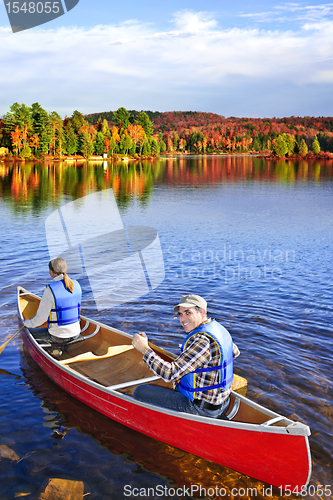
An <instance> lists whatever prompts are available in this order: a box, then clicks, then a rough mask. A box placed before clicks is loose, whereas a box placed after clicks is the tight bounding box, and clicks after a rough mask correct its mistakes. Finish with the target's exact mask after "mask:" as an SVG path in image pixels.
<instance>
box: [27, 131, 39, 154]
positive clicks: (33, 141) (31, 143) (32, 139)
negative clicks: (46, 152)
mask: <svg viewBox="0 0 333 500" xmlns="http://www.w3.org/2000/svg"><path fill="white" fill-rule="evenodd" d="M39 142H40V140H39V137H38V135H37V134H34V135H33V136H32V137H30V141H29V146H30V147H31V148H34V149H35V154H36V151H37V148H38V146H39Z"/></svg>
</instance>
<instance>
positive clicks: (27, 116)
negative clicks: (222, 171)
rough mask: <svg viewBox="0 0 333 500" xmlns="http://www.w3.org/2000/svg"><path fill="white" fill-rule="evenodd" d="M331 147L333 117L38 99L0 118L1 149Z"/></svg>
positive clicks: (135, 151) (281, 152) (112, 151)
mask: <svg viewBox="0 0 333 500" xmlns="http://www.w3.org/2000/svg"><path fill="white" fill-rule="evenodd" d="M320 151H323V152H333V118H332V117H328V118H324V117H320V118H313V117H303V118H301V117H294V116H292V117H289V118H236V117H229V118H225V117H224V116H220V115H217V114H214V113H200V112H192V111H186V112H181V111H173V112H168V113H160V112H152V111H140V112H139V111H128V110H127V109H125V108H124V107H121V108H119V109H118V110H117V111H108V112H103V113H96V114H91V115H86V116H85V115H83V114H82V113H81V112H80V111H77V110H76V111H74V113H73V114H72V116H71V117H66V118H65V119H62V118H61V117H60V115H59V114H58V113H57V112H56V111H53V112H51V113H49V112H47V111H46V110H45V109H44V108H42V106H41V105H40V104H39V103H34V104H32V105H31V106H30V107H29V106H27V105H25V104H18V103H14V104H13V105H12V106H11V107H10V110H9V111H8V112H7V113H6V114H5V115H4V116H3V118H2V119H1V120H0V155H2V156H6V157H7V158H11V157H13V156H15V157H20V158H45V157H46V156H52V157H58V158H62V157H63V156H66V155H77V154H79V155H82V156H83V157H84V158H90V157H91V156H92V155H98V156H101V155H106V156H107V157H112V156H114V155H116V154H120V155H131V156H140V157H147V156H158V155H159V154H165V153H192V154H203V153H208V154H210V153H262V154H269V155H272V154H273V155H276V156H291V155H295V154H296V155H300V156H305V155H307V154H312V153H313V154H319V153H320Z"/></svg>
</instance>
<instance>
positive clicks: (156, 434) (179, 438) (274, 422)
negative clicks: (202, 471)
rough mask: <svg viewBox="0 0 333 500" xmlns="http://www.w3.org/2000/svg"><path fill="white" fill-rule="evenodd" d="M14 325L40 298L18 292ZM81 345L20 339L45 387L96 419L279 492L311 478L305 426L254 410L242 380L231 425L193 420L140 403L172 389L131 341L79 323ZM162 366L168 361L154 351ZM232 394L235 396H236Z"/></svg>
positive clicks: (24, 334) (164, 354)
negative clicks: (145, 394)
mask: <svg viewBox="0 0 333 500" xmlns="http://www.w3.org/2000/svg"><path fill="white" fill-rule="evenodd" d="M17 293H18V297H17V301H18V313H19V317H20V320H21V321H23V320H24V319H26V318H31V317H32V316H34V314H35V312H36V310H37V308H38V304H39V301H40V298H39V297H37V296H36V295H34V294H32V293H30V292H27V291H26V290H25V289H24V288H21V287H18V291H17ZM81 328H82V335H83V336H84V337H85V338H84V340H83V341H81V342H77V343H73V344H72V345H70V346H69V347H68V348H67V350H66V351H64V352H61V351H59V349H58V348H57V349H55V348H52V346H50V345H47V344H45V343H44V344H42V343H40V342H39V343H38V342H37V341H36V340H35V339H34V337H33V336H32V335H31V334H30V332H29V331H28V330H27V329H26V328H25V329H23V330H22V333H21V335H22V338H23V341H24V344H25V346H26V347H27V349H28V351H29V353H30V355H31V356H32V358H33V359H34V361H35V362H36V363H37V364H38V366H39V367H40V368H41V369H42V370H43V371H44V373H45V374H46V375H48V377H50V379H52V380H53V381H54V382H55V383H56V384H58V385H59V386H60V387H61V388H62V389H64V390H65V391H67V392H68V393H69V394H71V395H72V396H73V397H75V398H77V399H79V400H80V401H82V402H83V403H85V404H87V405H88V406H90V407H92V408H94V409H95V410H97V411H99V412H100V413H102V414H104V415H106V416H107V417H110V418H112V419H113V420H116V421H118V422H120V423H122V424H124V425H127V426H128V427H131V428H132V429H135V430H137V431H139V432H142V433H143V434H146V435H148V436H151V437H153V438H155V439H158V440H160V441H163V442H165V443H167V444H170V445H172V446H175V447H177V448H180V449H182V450H185V451H187V452H190V453H192V454H194V455H198V456H200V457H202V458H205V459H208V460H211V461H213V462H216V463H218V464H221V465H223V466H225V467H229V468H231V469H234V470H236V471H238V472H241V473H244V474H247V475H249V476H252V477H254V478H256V479H259V480H261V481H264V482H266V483H269V484H272V485H274V486H276V487H278V488H280V489H281V490H280V491H282V489H288V490H291V491H293V490H294V491H297V489H298V491H300V490H301V488H302V487H303V486H304V485H307V484H308V481H309V479H310V475H311V455H310V448H309V442H308V436H309V435H310V429H309V427H308V426H307V425H305V424H302V423H299V422H294V421H292V420H290V419H288V418H286V417H283V416H281V415H279V414H278V413H275V412H272V411H270V410H268V409H266V408H264V407H263V406H260V405H258V404H256V403H254V402H253V401H251V400H249V399H248V398H246V397H245V396H243V395H241V394H240V393H239V392H236V390H239V389H240V392H242V390H241V389H242V387H243V386H244V382H245V383H246V381H245V379H242V378H241V377H237V376H235V379H234V384H233V387H234V388H235V390H234V391H233V392H232V398H231V400H232V401H231V406H230V409H229V410H228V413H229V417H230V420H220V419H211V418H207V417H199V416H196V415H190V414H188V413H181V412H176V411H172V410H168V409H165V408H161V407H157V406H153V405H149V404H145V403H141V402H139V401H136V400H135V399H134V398H133V392H134V389H135V387H136V386H137V385H139V384H142V383H151V384H153V385H158V386H163V387H168V388H172V386H171V384H167V383H166V382H164V381H163V380H161V379H160V378H159V377H155V376H152V375H153V374H152V373H151V372H150V370H149V369H148V368H147V366H146V364H145V363H144V362H143V361H142V355H141V354H140V353H138V352H137V351H136V350H135V349H133V348H132V346H131V339H132V337H131V335H129V334H126V333H124V332H122V331H120V330H117V329H116V328H112V327H109V326H106V325H103V324H102V323H98V322H96V321H93V320H90V319H88V318H85V317H84V316H81ZM153 348H154V349H155V350H156V352H158V353H159V355H160V356H162V357H163V358H164V359H166V360H172V359H173V358H174V355H172V354H171V353H168V352H166V351H164V350H163V349H160V348H158V347H156V346H153ZM237 386H238V389H237Z"/></svg>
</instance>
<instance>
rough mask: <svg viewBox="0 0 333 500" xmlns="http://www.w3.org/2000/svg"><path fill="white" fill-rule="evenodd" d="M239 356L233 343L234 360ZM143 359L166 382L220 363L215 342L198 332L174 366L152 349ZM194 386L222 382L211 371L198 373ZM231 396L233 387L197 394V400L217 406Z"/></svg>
mask: <svg viewBox="0 0 333 500" xmlns="http://www.w3.org/2000/svg"><path fill="white" fill-rule="evenodd" d="M238 355H239V350H238V348H237V346H236V345H235V344H234V357H237V356H238ZM143 360H144V361H145V362H146V364H147V366H148V367H149V368H150V369H151V371H152V372H154V373H155V374H156V375H159V376H160V377H161V378H162V379H163V380H165V381H166V382H174V381H178V380H179V379H180V378H182V377H183V376H184V375H186V374H187V373H190V372H193V371H194V370H196V369H198V368H208V367H211V366H218V365H219V364H220V355H219V349H218V345H217V343H216V342H215V340H213V339H211V338H209V337H208V336H207V335H205V334H204V333H201V332H200V333H197V334H196V335H195V336H194V337H193V339H191V340H190V342H189V343H188V344H187V347H186V348H185V350H184V351H183V352H182V353H181V354H180V355H179V356H178V358H176V359H175V360H174V361H172V363H168V362H167V361H164V360H163V359H162V358H160V356H158V354H156V353H155V352H154V351H153V350H152V349H148V350H147V351H146V353H145V354H144V357H143ZM194 376H195V387H207V386H210V385H215V384H218V383H219V372H218V371H211V372H205V373H195V374H194ZM229 394H230V388H229V389H226V390H225V391H222V390H221V389H211V390H208V391H199V392H195V393H194V399H204V400H205V401H207V402H209V403H212V404H215V405H218V404H221V403H222V402H223V401H224V400H225V399H226V398H227V397H228V396H229Z"/></svg>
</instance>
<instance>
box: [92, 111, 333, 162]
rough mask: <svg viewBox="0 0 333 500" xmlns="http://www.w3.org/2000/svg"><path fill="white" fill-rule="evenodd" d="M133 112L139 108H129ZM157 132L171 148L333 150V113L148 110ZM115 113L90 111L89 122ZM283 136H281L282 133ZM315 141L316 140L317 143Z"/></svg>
mask: <svg viewBox="0 0 333 500" xmlns="http://www.w3.org/2000/svg"><path fill="white" fill-rule="evenodd" d="M129 113H130V114H131V116H133V117H134V119H135V117H136V116H137V115H138V111H130V112H129ZM145 113H146V114H147V116H148V117H149V119H150V120H151V121H152V125H153V129H154V134H155V136H156V137H157V138H158V140H159V141H163V142H164V143H165V145H166V150H167V151H169V152H177V151H179V152H185V151H188V152H191V153H204V152H207V153H209V152H275V153H276V154H278V155H284V154H291V153H300V154H306V153H307V152H308V150H310V151H312V150H314V152H315V153H317V152H318V151H320V150H322V151H333V117H319V118H315V117H309V116H307V117H295V116H292V117H289V118H236V117H229V118H225V117H224V116H220V115H217V114H214V113H201V112H196V111H173V112H166V113H160V112H157V111H156V112H153V111H145ZM112 116H113V113H112V112H111V111H110V112H105V113H96V114H92V115H88V116H87V117H86V118H87V120H88V121H89V123H92V124H94V123H96V121H97V120H98V119H102V120H103V119H106V120H107V121H108V123H109V124H110V125H111V124H112ZM279 136H280V137H279ZM314 143H315V144H314Z"/></svg>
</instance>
